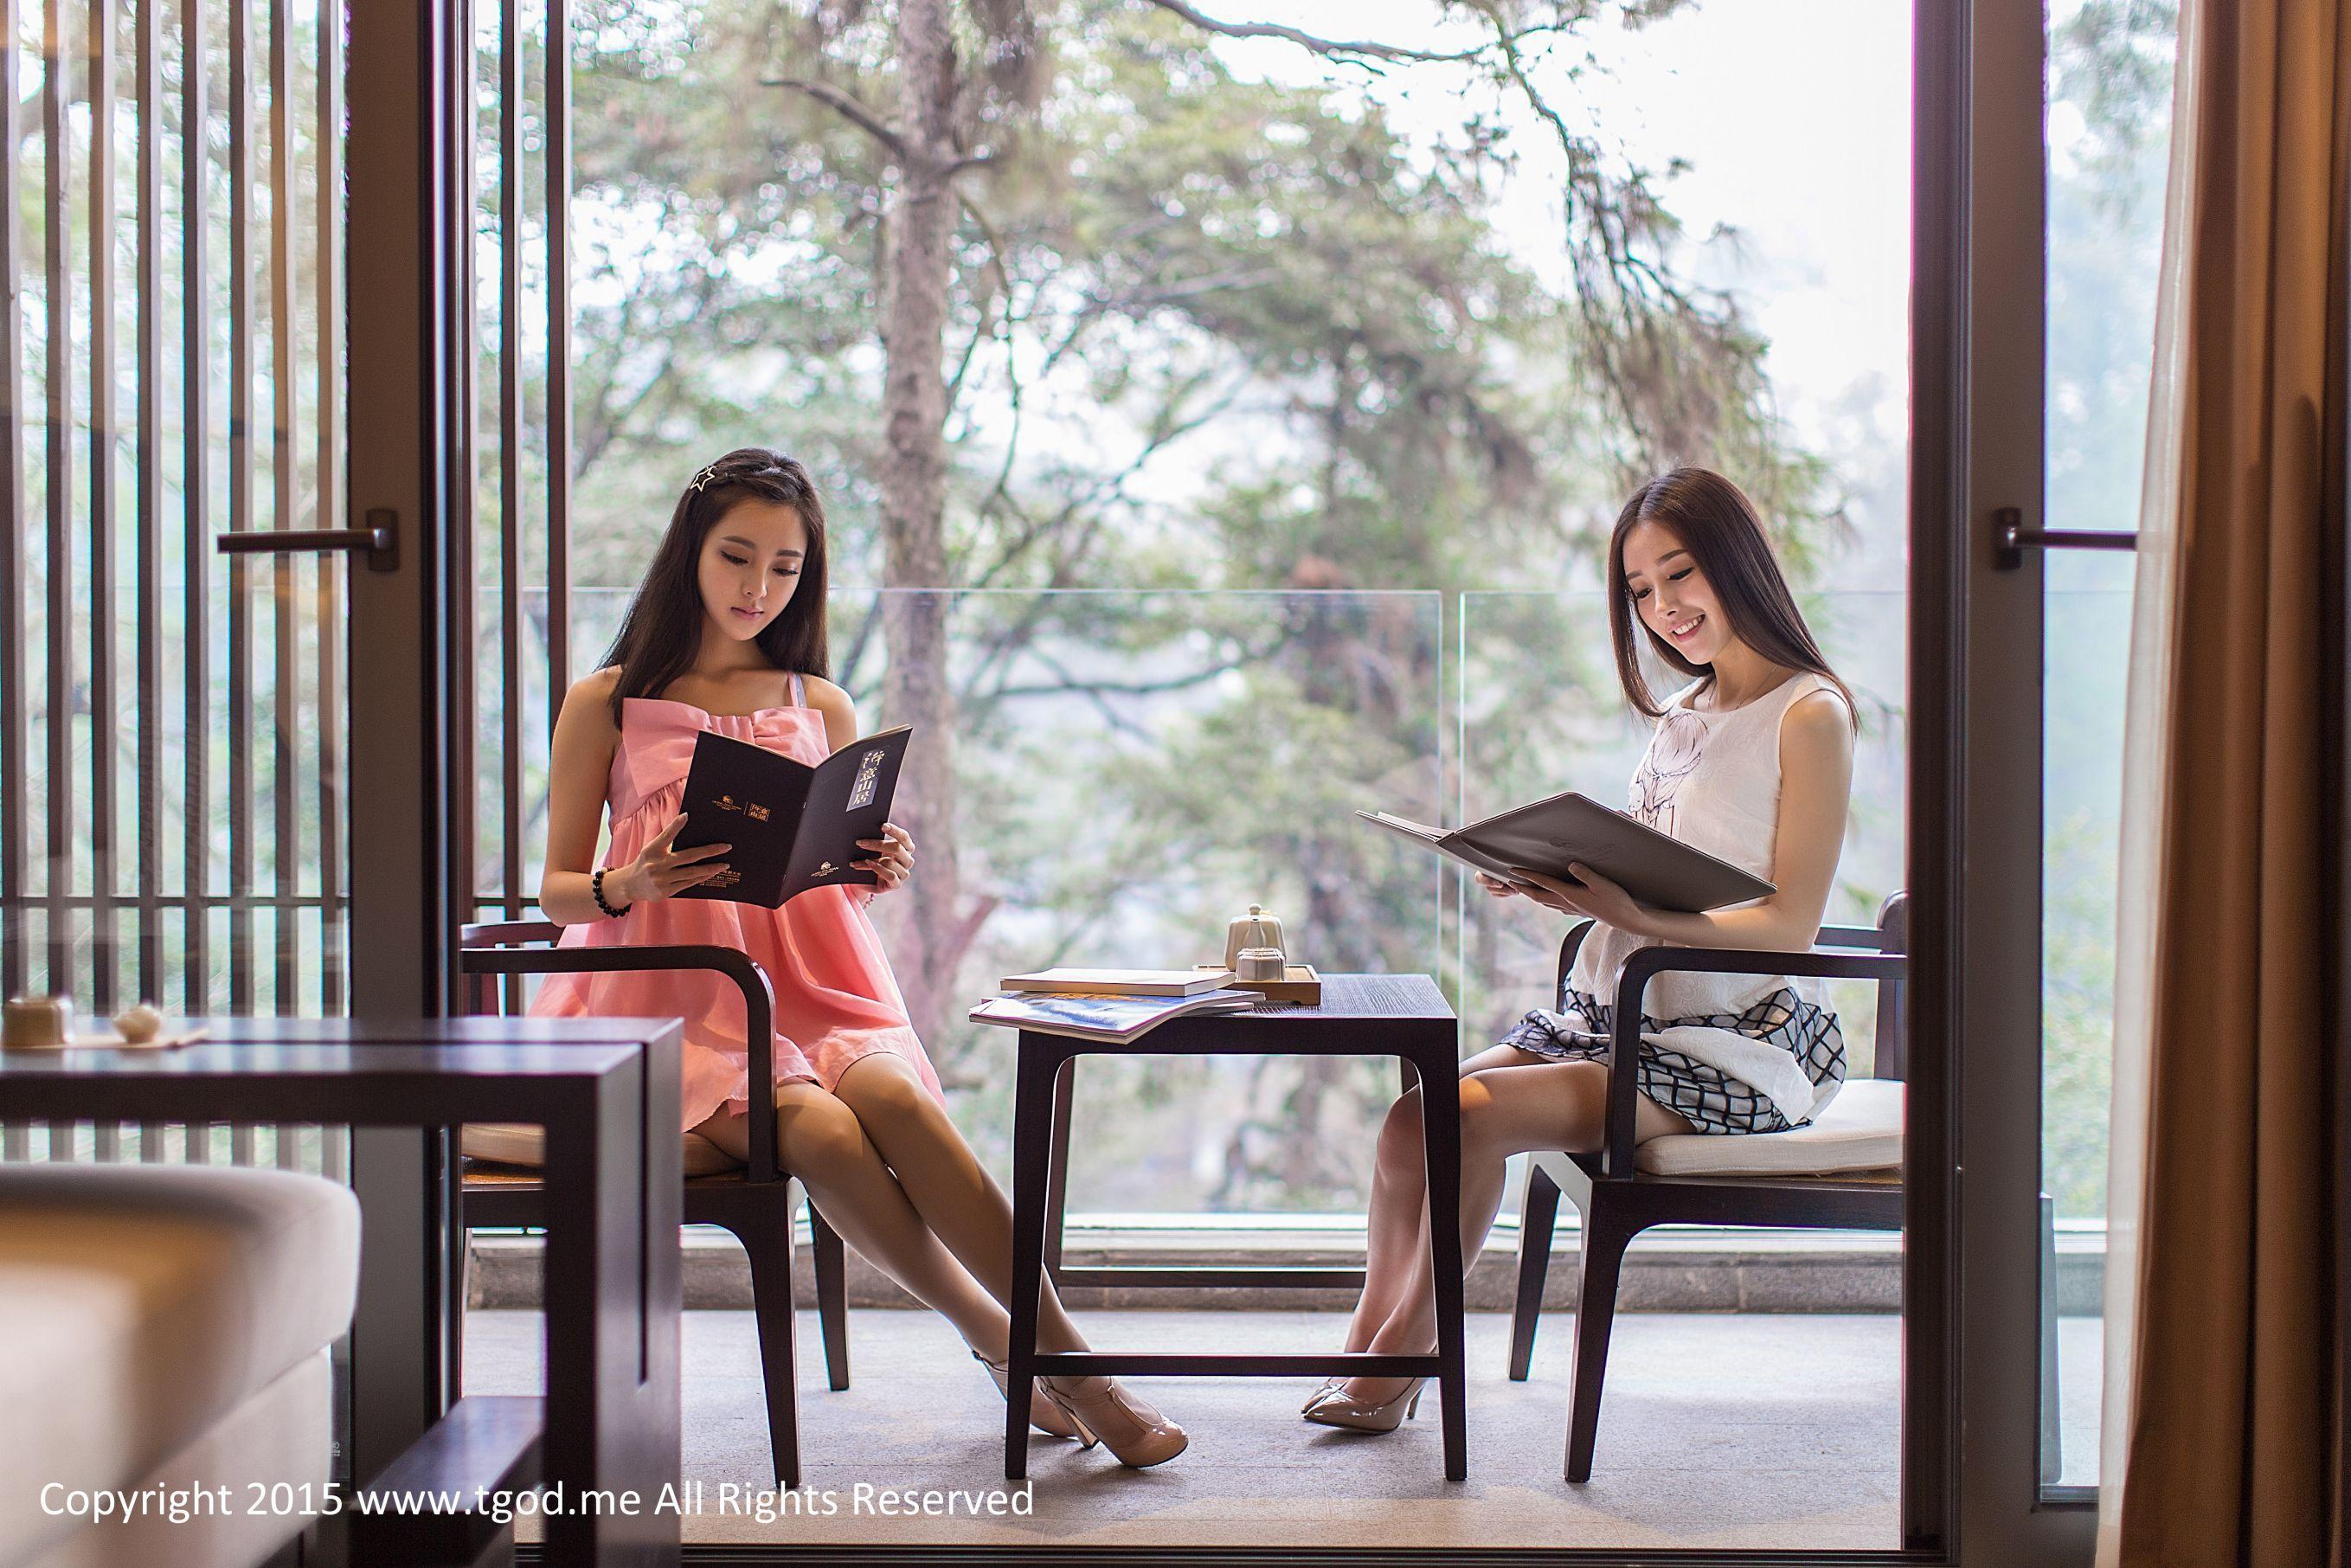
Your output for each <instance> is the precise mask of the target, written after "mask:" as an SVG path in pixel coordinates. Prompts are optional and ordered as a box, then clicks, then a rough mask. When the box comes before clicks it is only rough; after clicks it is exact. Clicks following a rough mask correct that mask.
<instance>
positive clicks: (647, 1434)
mask: <svg viewBox="0 0 2351 1568" xmlns="http://www.w3.org/2000/svg"><path fill="white" fill-rule="evenodd" d="M202 1021H203V1022H204V1023H205V1024H207V1025H208V1027H209V1028H210V1029H211V1030H212V1038H211V1039H210V1040H206V1041H204V1042H203V1043H201V1044H196V1045H190V1046H182V1047H178V1048H176V1049H173V1050H169V1051H89V1050H74V1051H0V1120H6V1121H52V1122H65V1121H75V1120H121V1121H141V1122H315V1123H327V1124H353V1125H359V1126H402V1127H444V1126H453V1125H455V1124H458V1123H461V1122H528V1123H538V1124H542V1125H544V1126H545V1127H546V1128H547V1191H548V1202H549V1215H550V1223H549V1226H548V1233H547V1254H546V1301H547V1312H546V1317H547V1366H548V1369H549V1377H548V1379H547V1396H546V1404H545V1419H544V1429H543V1433H542V1439H541V1446H540V1448H539V1461H540V1462H539V1466H538V1473H539V1476H540V1478H541V1479H543V1480H544V1481H545V1482H547V1483H548V1484H549V1485H553V1484H554V1483H557V1482H561V1483H562V1486H563V1490H564V1493H565V1495H566V1496H567V1497H568V1498H576V1497H578V1496H579V1495H580V1493H581V1492H582V1491H583V1490H589V1489H591V1488H592V1489H603V1490H612V1491H619V1490H635V1491H636V1492H637V1493H638V1495H639V1496H640V1497H641V1498H642V1499H643V1500H644V1504H645V1506H644V1508H643V1510H642V1511H639V1512H637V1513H635V1514H633V1515H630V1514H621V1513H612V1514H593V1515H591V1514H585V1513H580V1512H569V1513H564V1514H557V1515H551V1516H550V1517H549V1518H548V1519H547V1520H546V1521H545V1525H546V1541H547V1545H548V1551H549V1558H550V1560H551V1561H555V1562H561V1563H598V1564H608V1563H609V1564H621V1563H630V1564H636V1563H676V1562H677V1561H678V1551H679V1539H678V1527H679V1516H678V1514H677V1513H676V1512H675V1511H654V1510H653V1506H652V1505H653V1501H654V1500H656V1499H657V1498H658V1497H659V1496H660V1494H661V1490H662V1489H663V1487H664V1486H666V1485H669V1484H671V1483H674V1481H675V1480H676V1479H677V1477H678V1469H679V1459H678V1452H679V1450H678V1320H677V1312H678V1307H679V1303H680V1287H679V1252H678V1245H677V1228H678V1218H679V1217H678V1210H679V1206H680V1202H681V1192H682V1189H683V1184H684V1177H683V1175H682V1173H681V1171H680V1168H679V1156H680V1143H679V1139H678V1135H677V1128H678V1116H679V1110H678V1086H679V1064H678V1049H679V1040H680V1038H681V1034H680V1029H679V1026H678V1024H677V1022H676V1020H674V1019H431V1020H423V1021H416V1022H392V1023H386V1022H380V1021H368V1022H362V1021H360V1020H357V1019H204V1020H202ZM362 1218H363V1222H364V1217H362ZM366 1284H367V1282H366V1281H364V1280H362V1281H360V1287H361V1289H365V1288H366ZM442 1305H443V1303H441V1302H438V1301H436V1302H435V1303H434V1308H435V1310H436V1312H437V1311H438V1310H439V1309H440V1308H441V1307H442ZM444 1425H446V1423H444ZM432 1438H433V1434H432V1433H430V1432H428V1433H427V1434H426V1437H425V1438H423V1439H421V1440H420V1441H419V1443H418V1445H417V1446H416V1448H412V1449H411V1450H410V1453H411V1454H415V1453H417V1452H418V1451H420V1450H422V1449H423V1448H426V1447H427V1445H428V1444H429V1443H430V1442H431V1441H432ZM405 1458H407V1456H402V1459H405ZM391 1469H402V1460H395V1461H394V1462H393V1465H392V1467H391ZM403 1473H409V1472H406V1471H404V1472H403ZM372 1479H375V1478H373V1477H367V1478H361V1479H360V1484H361V1485H364V1484H366V1483H367V1482H368V1481H370V1480H372Z"/></svg>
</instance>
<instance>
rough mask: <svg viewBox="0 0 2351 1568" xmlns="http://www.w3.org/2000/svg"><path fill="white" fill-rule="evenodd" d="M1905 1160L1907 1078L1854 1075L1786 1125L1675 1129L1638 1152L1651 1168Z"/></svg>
mask: <svg viewBox="0 0 2351 1568" xmlns="http://www.w3.org/2000/svg"><path fill="white" fill-rule="evenodd" d="M1901 1163H1902V1084H1901V1083H1900V1082H1898V1081H1896V1080H1894V1079H1888V1078H1849V1079H1847V1080H1845V1083H1844V1088H1842V1089H1840V1090H1838V1091H1837V1092H1836V1098H1834V1100H1831V1101H1830V1102H1829V1104H1828V1109H1827V1110H1825V1111H1823V1112H1822V1113H1820V1114H1819V1115H1817V1116H1815V1117H1813V1119H1812V1120H1811V1121H1809V1122H1807V1123H1805V1124H1803V1125H1802V1126H1801V1127H1798V1128H1795V1129H1794V1130H1793V1131H1792V1132H1786V1133H1738V1134H1722V1133H1673V1134H1667V1136H1665V1137H1662V1138H1651V1139H1650V1140H1649V1141H1648V1142H1647V1143H1646V1144H1643V1145H1641V1147H1640V1150H1639V1152H1638V1153H1637V1154H1635V1156H1634V1164H1635V1166H1638V1167H1639V1168H1640V1169H1641V1170H1643V1171H1644V1172H1646V1173H1647V1174H1648V1175H1650V1176H1827V1175H1830V1174H1832V1173H1834V1172H1837V1171H1870V1170H1880V1169H1883V1168H1885V1167H1886V1166H1898V1165H1900V1164H1901Z"/></svg>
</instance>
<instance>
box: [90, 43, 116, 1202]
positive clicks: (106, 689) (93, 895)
mask: <svg viewBox="0 0 2351 1568" xmlns="http://www.w3.org/2000/svg"><path fill="white" fill-rule="evenodd" d="M85 57H87V66H89V91H87V97H89V783H91V789H89V865H91V886H89V934H91V940H89V950H91V959H94V967H97V973H94V976H91V985H89V989H91V997H94V999H97V1009H99V1011H101V1013H110V1011H113V1009H115V1006H118V980H120V973H118V971H120V955H122V931H120V926H118V917H115V894H118V891H120V886H122V879H120V867H118V862H115V828H118V822H115V816H118V811H115V800H118V783H120V779H118V762H120V759H118V747H115V736H118V724H115V715H118V706H115V703H118V698H115V658H118V653H120V637H118V634H115V506H118V489H115V440H118V435H120V433H118V430H115V0H89V40H87V49H85ZM120 1147H122V1126H120V1124H118V1122H99V1124H97V1128H94V1131H91V1152H94V1155H97V1156H99V1159H115V1156H118V1155H120Z"/></svg>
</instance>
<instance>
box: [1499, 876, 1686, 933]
mask: <svg viewBox="0 0 2351 1568" xmlns="http://www.w3.org/2000/svg"><path fill="white" fill-rule="evenodd" d="M1568 869H1569V870H1570V871H1572V872H1573V873H1575V880H1574V881H1573V882H1562V881H1561V880H1559V879H1558V878H1557V877H1550V876H1545V875H1543V873H1541V872H1539V871H1529V870H1528V869H1527V868H1526V867H1524V866H1512V867H1511V868H1510V874H1511V875H1512V876H1515V877H1520V878H1523V879H1524V882H1523V884H1521V885H1519V886H1516V887H1513V888H1512V891H1514V892H1517V893H1521V894H1525V895H1526V896H1527V897H1529V898H1531V899H1533V900H1534V901H1535V902H1536V903H1537V904H1541V905H1542V906H1543V907H1544V908H1545V909H1556V910H1558V911H1559V912H1560V913H1561V914H1562V915H1583V916H1586V917H1589V918H1591V919H1593V920H1597V921H1599V922H1600V923H1601V924H1602V925H1614V927H1616V929H1617V930H1619V931H1629V932H1631V933H1632V934H1633V935H1635V936H1646V935H1648V933H1647V932H1646V930H1645V929H1644V927H1645V926H1646V923H1647V920H1648V915H1649V912H1648V911H1647V910H1646V909H1644V908H1643V907H1642V906H1641V904H1639V903H1638V902H1637V901H1636V900H1635V898H1634V897H1633V895H1632V894H1629V893H1627V892H1625V889H1624V888H1623V887H1622V886H1620V885H1619V884H1617V883H1613V882H1611V881H1609V880H1608V879H1607V878H1606V877H1604V876H1603V875H1601V874H1600V873H1598V872H1596V871H1593V869H1592V868H1591V867H1590V866H1588V865H1583V864H1581V863H1578V864H1574V865H1571V866H1569V867H1568ZM1487 880H1488V879H1487V877H1486V875H1485V873H1482V872H1481V873H1479V882H1480V883H1484V882H1486V881H1487ZM1494 880H1496V881H1499V878H1497V879H1494ZM1502 885H1503V886H1505V887H1510V886H1511V884H1510V883H1502ZM1488 891H1489V892H1491V891H1492V889H1491V888H1489V889H1488Z"/></svg>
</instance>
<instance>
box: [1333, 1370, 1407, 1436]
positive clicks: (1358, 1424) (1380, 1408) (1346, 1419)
mask: <svg viewBox="0 0 2351 1568" xmlns="http://www.w3.org/2000/svg"><path fill="white" fill-rule="evenodd" d="M1427 1381H1428V1379H1426V1377H1416V1378H1414V1379H1413V1380H1412V1381H1411V1382H1409V1383H1407V1384H1405V1386H1404V1389H1403V1391H1402V1392H1400V1393H1399V1394H1397V1395H1396V1396H1395V1398H1393V1399H1390V1400H1388V1401H1386V1402H1385V1403H1384V1404H1379V1405H1371V1404H1366V1403H1365V1402H1364V1401H1363V1400H1361V1399H1353V1398H1350V1397H1349V1396H1347V1395H1345V1394H1343V1393H1341V1392H1339V1391H1338V1390H1336V1389H1334V1390H1332V1392H1331V1393H1329V1394H1327V1395H1324V1396H1322V1398H1321V1399H1319V1400H1317V1401H1316V1402H1315V1403H1313V1404H1312V1405H1310V1406H1307V1407H1306V1418H1307V1419H1308V1420H1309V1421H1312V1422H1314V1423H1316V1424H1317V1425H1318V1426H1323V1427H1345V1428H1346V1429H1347V1430H1349V1431H1351V1432H1393V1431H1395V1429H1396V1428H1397V1427H1401V1426H1403V1425H1404V1423H1405V1418H1406V1417H1408V1416H1414V1415H1416V1414H1418V1413H1419V1410H1420V1390H1421V1385H1423V1384H1426V1382H1427Z"/></svg>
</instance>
